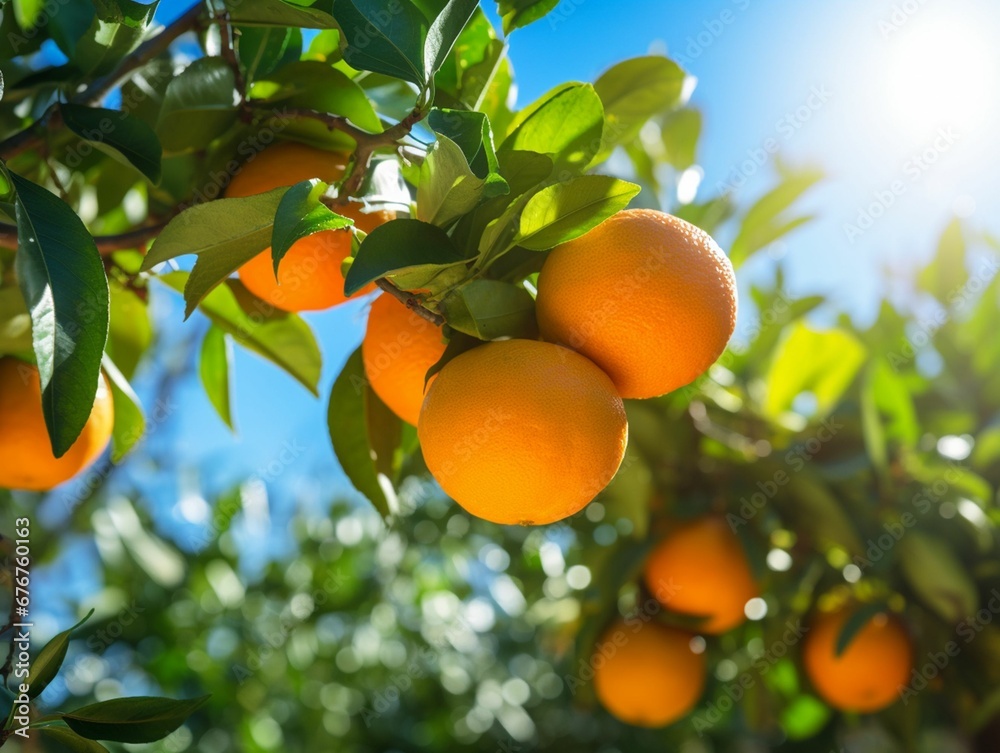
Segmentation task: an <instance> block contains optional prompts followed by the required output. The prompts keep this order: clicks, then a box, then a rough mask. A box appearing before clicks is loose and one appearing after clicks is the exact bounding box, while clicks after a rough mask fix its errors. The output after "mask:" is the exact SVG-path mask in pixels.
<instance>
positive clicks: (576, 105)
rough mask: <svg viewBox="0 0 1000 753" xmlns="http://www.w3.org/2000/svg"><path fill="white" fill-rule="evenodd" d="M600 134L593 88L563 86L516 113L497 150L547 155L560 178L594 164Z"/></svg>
mask: <svg viewBox="0 0 1000 753" xmlns="http://www.w3.org/2000/svg"><path fill="white" fill-rule="evenodd" d="M603 131H604V106H603V105H602V104H601V98H600V97H599V96H597V92H596V91H595V90H594V87H593V86H591V85H590V84H563V85H562V86H559V87H556V88H555V89H553V90H552V91H550V92H549V93H548V94H546V95H545V96H543V97H542V98H541V99H539V100H538V101H537V102H535V103H534V104H532V105H530V106H529V107H528V108H526V109H525V110H523V111H522V112H520V113H518V115H517V118H515V120H514V123H512V124H511V132H510V135H509V136H507V138H506V140H505V141H504V142H503V145H502V146H501V149H502V150H504V151H508V150H511V149H520V150H525V151H529V152H539V153H540V154H548V155H550V156H551V157H552V160H553V162H554V163H555V171H556V173H557V175H558V176H559V177H560V178H562V177H563V176H562V173H563V172H566V173H568V174H573V173H578V172H582V171H583V170H584V169H586V167H587V166H588V165H589V164H590V163H591V162H592V161H593V160H594V158H595V157H596V156H597V155H598V153H599V152H600V151H601V135H602V133H603ZM567 177H568V176H567Z"/></svg>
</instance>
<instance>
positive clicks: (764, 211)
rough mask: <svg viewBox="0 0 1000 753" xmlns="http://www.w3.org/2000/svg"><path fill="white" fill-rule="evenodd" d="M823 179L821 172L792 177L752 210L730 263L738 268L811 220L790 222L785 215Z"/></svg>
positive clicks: (801, 173) (805, 172) (737, 241)
mask: <svg viewBox="0 0 1000 753" xmlns="http://www.w3.org/2000/svg"><path fill="white" fill-rule="evenodd" d="M822 177H823V173H822V172H821V171H820V170H808V169H807V170H801V171H798V172H795V173H791V174H789V175H787V176H786V177H785V178H784V180H783V181H782V182H781V183H780V184H779V185H778V186H777V187H776V188H774V189H772V190H771V191H769V192H768V193H767V194H765V195H764V196H763V197H761V198H760V199H759V200H758V201H757V203H755V204H754V205H753V206H752V207H750V209H749V210H748V211H747V213H746V215H745V216H744V217H743V223H742V224H741V225H740V231H739V234H738V235H737V236H736V240H734V241H733V245H732V247H731V248H730V251H729V259H730V261H732V263H733V266H739V265H740V264H742V263H743V262H744V261H746V260H747V258H749V256H750V255H751V254H753V253H754V252H755V251H759V250H760V249H762V248H764V247H765V246H767V245H768V244H770V243H773V242H774V241H776V240H777V239H778V238H780V237H781V236H783V235H786V234H787V233H789V232H791V231H792V230H794V229H795V228H796V227H798V226H799V225H801V224H802V223H803V222H805V221H807V220H808V219H811V218H799V219H796V220H791V221H789V220H787V219H785V218H784V214H783V213H784V212H785V210H786V209H788V208H789V207H791V206H792V204H794V203H795V202H796V201H797V200H798V199H799V198H800V197H801V196H802V194H804V193H805V192H806V191H808V190H809V189H810V188H811V187H812V186H814V185H815V184H816V183H817V182H818V181H819V180H820V179H821V178H822Z"/></svg>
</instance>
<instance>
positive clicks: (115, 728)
mask: <svg viewBox="0 0 1000 753" xmlns="http://www.w3.org/2000/svg"><path fill="white" fill-rule="evenodd" d="M209 698H210V696H207V695H206V696H202V697H201V698H193V699H191V700H184V701H175V700H173V699H172V698H151V697H137V698H116V699H115V700H112V701H102V702H101V703H93V704H91V705H89V706H84V707H83V708H79V709H76V710H75V711H70V712H69V713H66V714H61V715H60V716H61V718H62V720H63V721H64V722H66V724H67V725H69V728H70V729H72V730H73V731H74V732H76V733H77V734H78V735H80V736H81V737H86V738H87V739H88V740H111V741H114V742H119V743H151V742H155V741H156V740H162V739H163V738H164V737H166V736H167V735H169V734H170V733H171V732H173V731H174V730H175V729H177V728H178V727H180V726H181V725H182V724H184V722H185V721H186V720H187V718H188V717H189V716H191V715H192V714H193V713H194V712H195V711H197V710H198V709H200V708H201V707H202V706H204V705H205V703H206V702H207V701H208V699H209Z"/></svg>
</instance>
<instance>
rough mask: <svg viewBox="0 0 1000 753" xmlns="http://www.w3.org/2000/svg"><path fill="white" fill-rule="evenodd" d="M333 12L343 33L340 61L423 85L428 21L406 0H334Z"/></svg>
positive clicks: (363, 69)
mask: <svg viewBox="0 0 1000 753" xmlns="http://www.w3.org/2000/svg"><path fill="white" fill-rule="evenodd" d="M334 15H335V16H336V18H337V22H338V23H339V24H340V28H341V29H342V30H343V32H344V39H345V40H346V42H347V47H346V48H345V49H344V60H346V61H347V62H348V63H349V64H350V65H351V67H353V68H357V69H358V70H362V71H374V72H376V73H384V74H386V75H387V76H394V77H396V78H401V79H403V80H404V81H411V82H413V83H414V84H417V85H418V86H423V84H424V83H425V82H426V81H427V76H426V74H425V68H424V40H425V39H426V38H427V32H428V26H429V24H428V21H427V18H426V17H425V16H424V14H423V13H421V12H420V10H418V9H417V7H416V6H415V5H414V4H413V3H412V2H411V1H410V0H394V2H393V3H392V4H390V5H387V4H386V3H384V2H382V0H337V3H336V5H335V6H334Z"/></svg>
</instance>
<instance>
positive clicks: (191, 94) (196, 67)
mask: <svg viewBox="0 0 1000 753" xmlns="http://www.w3.org/2000/svg"><path fill="white" fill-rule="evenodd" d="M235 86H236V79H235V77H234V75H233V70H232V69H231V68H230V67H229V66H228V65H227V64H226V63H225V61H223V60H222V59H221V58H211V57H210V58H198V59H197V60H195V61H194V62H192V63H191V64H190V65H189V66H188V67H187V68H185V69H184V70H183V71H181V73H180V75H178V76H176V77H175V78H173V79H172V80H171V81H170V84H168V85H167V91H166V93H165V94H164V97H163V105H162V106H161V108H160V115H159V121H158V122H157V124H156V132H157V134H158V135H159V137H160V143H161V144H163V148H164V149H165V150H166V151H167V152H184V151H188V150H191V149H200V148H203V147H205V146H207V145H208V144H209V143H211V142H212V141H213V140H214V139H215V138H216V137H218V136H220V135H222V133H223V132H225V131H226V130H227V129H228V128H229V127H230V126H231V125H232V124H233V123H235V122H236V105H235V102H234V100H233V97H234V94H235Z"/></svg>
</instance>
